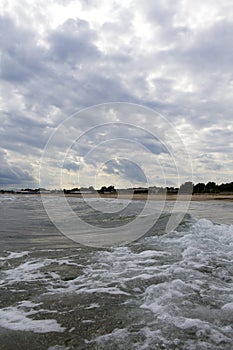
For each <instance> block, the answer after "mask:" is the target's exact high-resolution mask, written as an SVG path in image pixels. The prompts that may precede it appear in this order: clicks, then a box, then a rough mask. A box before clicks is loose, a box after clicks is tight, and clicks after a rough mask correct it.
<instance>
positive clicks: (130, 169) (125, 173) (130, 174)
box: [103, 159, 147, 184]
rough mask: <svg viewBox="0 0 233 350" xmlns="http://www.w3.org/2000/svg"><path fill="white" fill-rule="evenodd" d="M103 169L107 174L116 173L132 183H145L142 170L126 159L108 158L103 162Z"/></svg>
mask: <svg viewBox="0 0 233 350" xmlns="http://www.w3.org/2000/svg"><path fill="white" fill-rule="evenodd" d="M103 170H104V172H106V173H107V174H111V175H113V174H114V175H118V176H119V177H122V178H124V179H126V180H127V181H130V182H131V183H132V184H133V183H135V182H138V183H142V184H146V183H147V179H146V176H145V174H144V172H143V170H142V169H141V168H140V167H139V166H138V165H137V164H136V163H133V162H132V161H129V160H127V159H118V160H110V161H108V162H107V163H105V165H104V167H103Z"/></svg>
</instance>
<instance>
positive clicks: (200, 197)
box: [1, 192, 233, 201]
mask: <svg viewBox="0 0 233 350" xmlns="http://www.w3.org/2000/svg"><path fill="white" fill-rule="evenodd" d="M1 194H2V195H5V194H9V192H5V193H1ZM10 194H13V195H16V196H18V195H23V196H31V195H37V196H38V195H46V196H47V195H48V196H58V197H60V196H65V197H76V198H83V199H88V198H102V199H104V198H106V199H124V200H143V201H146V200H154V201H176V200H177V201H210V200H222V201H233V193H213V194H210V193H204V194H192V195H191V194H166V193H165V194H163V195H161V194H144V193H138V194H133V193H132V194H130V193H124V194H123V193H81V192H80V193H68V194H64V193H63V192H60V193H24V194H22V193H19V192H14V193H12V192H10Z"/></svg>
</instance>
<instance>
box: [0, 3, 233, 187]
mask: <svg viewBox="0 0 233 350" xmlns="http://www.w3.org/2000/svg"><path fill="white" fill-rule="evenodd" d="M232 33H233V5H232V1H231V0H223V1H221V2H220V1H219V0H206V1H201V0H196V1H193V0H174V1H167V0H156V1H152V0H147V1H139V0H126V1H119V0H116V1H112V0H102V1H97V0H86V1H84V0H79V1H77V0H46V1H45V0H39V1H38V0H35V1H33V2H32V1H29V0H21V1H18V0H2V1H1V4H0V41H1V43H0V44H1V46H0V48H1V61H0V67H1V69H0V79H1V80H0V89H1V93H0V109H1V111H0V122H1V124H0V162H1V163H0V164H1V166H0V188H23V187H46V188H64V187H66V188H69V187H80V186H83V187H88V186H91V185H93V186H94V187H96V188H99V187H100V186H103V185H115V186H116V187H118V188H119V187H131V186H145V185H150V186H153V185H158V186H166V185H167V186H179V185H180V184H181V183H183V182H185V181H188V180H192V181H193V182H194V183H197V182H208V181H215V182H216V183H222V182H231V181H233V178H232V171H233V162H232V160H233V159H232V158H233V156H232V146H233V118H232V113H233V108H232V107H233V69H232V68H233V46H232Z"/></svg>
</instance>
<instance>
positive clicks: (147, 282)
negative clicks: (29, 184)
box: [0, 194, 233, 350]
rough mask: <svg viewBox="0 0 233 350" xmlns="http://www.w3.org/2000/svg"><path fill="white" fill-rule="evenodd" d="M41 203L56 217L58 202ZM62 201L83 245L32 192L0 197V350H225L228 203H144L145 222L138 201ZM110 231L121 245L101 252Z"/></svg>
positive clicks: (232, 330) (231, 281) (232, 236)
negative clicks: (146, 207)
mask: <svg viewBox="0 0 233 350" xmlns="http://www.w3.org/2000/svg"><path fill="white" fill-rule="evenodd" d="M46 198H47V199H46ZM46 198H45V201H46V200H47V202H48V203H49V206H50V208H54V210H55V211H56V208H59V201H60V199H59V196H50V195H47V197H46ZM67 203H68V205H69V206H70V208H71V209H72V213H73V215H77V217H79V218H81V221H84V222H87V223H88V225H90V227H92V230H90V232H89V235H92V234H93V235H94V240H93V241H92V240H91V239H90V240H89V241H88V244H83V242H84V241H82V239H80V237H85V234H86V231H85V232H83V233H82V232H81V231H82V229H83V226H82V224H80V225H79V223H78V222H79V221H77V223H76V226H75V227H74V226H72V234H74V232H77V239H72V237H74V236H70V235H69V232H68V231H67V232H68V234H67V232H61V230H60V229H59V227H58V225H56V222H55V223H54V220H53V218H51V216H49V215H48V210H46V208H45V202H44V200H42V198H41V197H40V196H39V195H13V194H12V195H9V194H3V195H0V349H1V350H32V349H33V350H37V349H38V350H81V349H87V350H92V349H107V350H115V349H116V350H157V349H158V350H161V349H169V350H207V349H208V350H230V349H233V215H232V214H233V213H232V209H233V202H232V201H226V200H224V201H223V200H222V201H217V200H215V201H214V200H210V201H200V202H199V201H196V202H194V201H193V202H190V203H188V205H186V204H187V203H181V205H180V207H179V208H178V209H176V212H175V213H173V214H172V208H174V205H175V204H174V202H166V203H165V205H164V206H163V208H162V210H161V203H160V202H159V201H158V202H157V201H154V202H153V206H152V207H150V208H149V209H150V210H149V211H148V215H147V213H145V212H143V207H144V205H145V201H137V200H134V201H130V202H129V201H128V202H127V201H126V200H123V199H118V200H113V199H92V200H90V201H89V202H86V201H85V200H84V199H82V198H77V197H70V198H67ZM103 204H104V205H105V207H107V208H108V210H107V211H106V210H98V205H103ZM156 206H158V208H159V209H158V210H157V209H156ZM187 208H188V209H187ZM153 210H154V212H153ZM158 211H159V215H157V214H158ZM142 213H143V214H142ZM59 215H61V213H60V214H59ZM171 215H173V216H175V217H179V218H180V219H179V222H178V221H177V226H176V227H172V226H171V229H170V230H168V229H167V223H168V222H169V219H170V218H171ZM147 216H148V217H149V218H150V220H151V221H154V224H153V225H148V220H149V219H148V218H147ZM155 218H156V219H155ZM62 220H63V221H64V218H63V219H62ZM135 220H137V221H136V225H135V226H130V224H131V223H133V222H135ZM55 221H56V220H55ZM81 221H80V222H81ZM70 225H74V222H73V221H72V220H71V221H70ZM115 227H117V228H118V230H117V231H116V232H118V233H119V232H120V234H121V237H124V233H126V236H127V239H126V240H125V241H124V240H123V239H122V243H121V242H120V241H112V243H111V241H108V244H106V245H105V244H104V241H103V239H101V232H105V235H104V236H103V237H106V236H107V234H108V232H110V233H112V232H113V231H114V228H115ZM135 227H136V228H135ZM130 228H131V230H132V231H133V230H134V229H135V230H137V235H136V237H134V235H133V232H132V237H130V236H129V230H130ZM118 233H117V234H118ZM140 233H141V234H140ZM98 235H99V236H98ZM96 237H97V238H98V237H100V240H99V242H100V244H99V245H98V244H96V241H97V238H96Z"/></svg>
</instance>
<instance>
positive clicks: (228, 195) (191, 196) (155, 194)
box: [0, 181, 233, 201]
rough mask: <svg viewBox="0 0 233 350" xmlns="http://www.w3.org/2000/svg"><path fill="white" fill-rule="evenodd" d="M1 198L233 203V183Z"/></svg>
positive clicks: (80, 190) (45, 192) (83, 189)
mask: <svg viewBox="0 0 233 350" xmlns="http://www.w3.org/2000/svg"><path fill="white" fill-rule="evenodd" d="M0 194H16V195H32V194H34V195H57V196H60V195H65V196H68V197H70V196H72V197H79V198H82V197H84V198H112V199H116V198H119V199H127V200H168V201H169V200H172V201H174V200H180V201H190V200H192V201H204V200H233V182H230V183H223V184H221V185H217V184H216V183H215V182H210V181H209V182H208V183H207V184H204V183H197V184H195V185H194V184H193V183H192V182H191V181H187V182H185V183H184V184H182V185H181V186H180V187H179V188H178V187H177V188H174V187H165V188H164V187H157V186H151V187H132V188H125V189H124V188H123V189H115V187H114V186H113V185H110V186H108V187H106V186H102V187H101V188H100V189H98V190H96V189H94V187H93V186H89V187H80V188H78V187H74V188H72V189H60V190H56V189H55V190H48V189H46V188H36V189H32V188H24V189H21V190H4V189H2V190H0Z"/></svg>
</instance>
